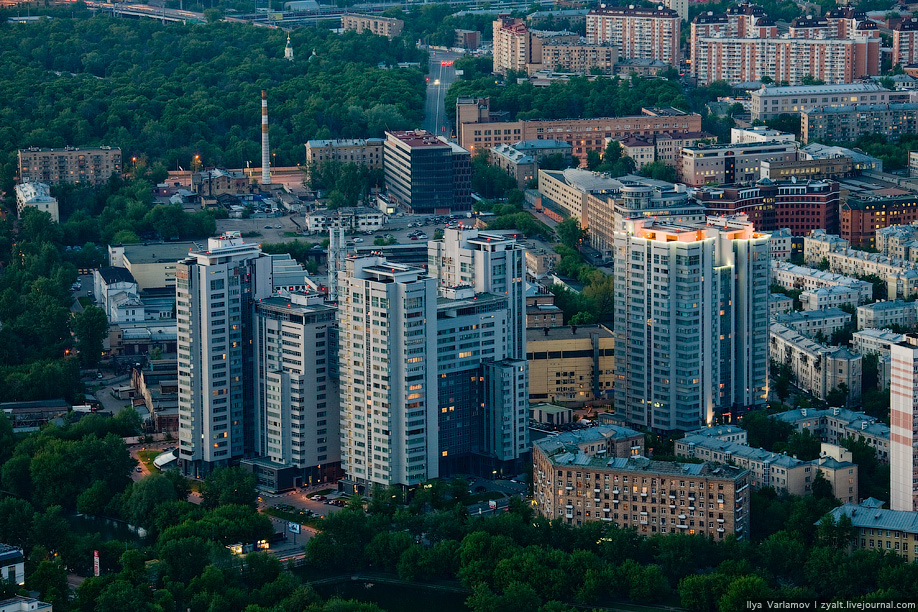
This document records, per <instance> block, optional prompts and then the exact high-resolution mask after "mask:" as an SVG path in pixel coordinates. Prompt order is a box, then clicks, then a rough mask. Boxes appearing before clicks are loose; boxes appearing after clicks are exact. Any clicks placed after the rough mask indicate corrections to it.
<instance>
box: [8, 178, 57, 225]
mask: <svg viewBox="0 0 918 612" xmlns="http://www.w3.org/2000/svg"><path fill="white" fill-rule="evenodd" d="M15 191H16V211H17V212H18V213H19V216H20V217H22V211H24V210H25V209H26V208H27V207H28V208H35V209H37V210H40V211H43V212H46V213H48V214H49V215H51V220H52V221H55V222H57V223H60V220H61V214H60V211H59V209H58V206H57V198H53V197H51V190H50V189H49V188H48V185H46V184H45V183H20V184H19V185H16V188H15Z"/></svg>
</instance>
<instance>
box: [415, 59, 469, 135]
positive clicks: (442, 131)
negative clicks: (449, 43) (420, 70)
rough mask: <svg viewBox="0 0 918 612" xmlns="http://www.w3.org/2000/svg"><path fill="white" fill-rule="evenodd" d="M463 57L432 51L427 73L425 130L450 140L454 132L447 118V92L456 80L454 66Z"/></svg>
mask: <svg viewBox="0 0 918 612" xmlns="http://www.w3.org/2000/svg"><path fill="white" fill-rule="evenodd" d="M460 57H462V55H461V54H459V53H453V52H452V51H441V50H439V49H430V66H429V68H428V71H427V101H426V102H425V104H424V123H423V124H422V125H421V127H423V128H424V129H425V130H427V131H428V132H430V133H432V134H436V135H437V136H445V137H447V138H449V136H450V134H451V133H452V131H453V128H452V125H450V122H449V121H448V120H447V118H446V107H445V106H444V102H445V100H446V92H447V91H449V86H450V85H452V84H453V81H455V80H456V78H457V77H456V67H455V66H454V65H453V62H455V61H456V60H457V59H459V58H460Z"/></svg>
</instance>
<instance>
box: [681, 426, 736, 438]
mask: <svg viewBox="0 0 918 612" xmlns="http://www.w3.org/2000/svg"><path fill="white" fill-rule="evenodd" d="M745 433H746V430H745V429H743V428H742V427H737V426H736V425H711V426H710V427H702V428H701V429H696V430H694V431H690V432H688V433H687V434H685V435H686V437H688V436H704V437H706V438H717V437H719V436H731V435H736V434H745Z"/></svg>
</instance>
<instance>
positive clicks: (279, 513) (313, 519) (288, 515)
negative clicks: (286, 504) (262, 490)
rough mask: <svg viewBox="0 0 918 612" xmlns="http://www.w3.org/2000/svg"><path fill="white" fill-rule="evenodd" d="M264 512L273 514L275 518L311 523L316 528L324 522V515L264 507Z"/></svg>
mask: <svg viewBox="0 0 918 612" xmlns="http://www.w3.org/2000/svg"><path fill="white" fill-rule="evenodd" d="M262 513H263V514H267V515H268V516H273V517H274V518H279V519H281V520H283V521H289V522H293V523H300V524H301V525H309V526H310V527H313V528H315V529H320V526H321V523H322V517H317V516H305V515H300V514H298V513H296V512H284V511H283V510H277V509H275V508H264V509H262Z"/></svg>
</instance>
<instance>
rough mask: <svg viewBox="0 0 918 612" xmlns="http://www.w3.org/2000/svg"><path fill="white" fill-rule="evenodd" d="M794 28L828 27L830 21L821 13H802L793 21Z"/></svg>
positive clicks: (791, 25)
mask: <svg viewBox="0 0 918 612" xmlns="http://www.w3.org/2000/svg"><path fill="white" fill-rule="evenodd" d="M790 27H792V28H827V27H829V22H828V21H826V20H825V18H824V17H820V16H819V15H801V16H800V17H797V18H796V19H794V20H793V21H791V24H790Z"/></svg>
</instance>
